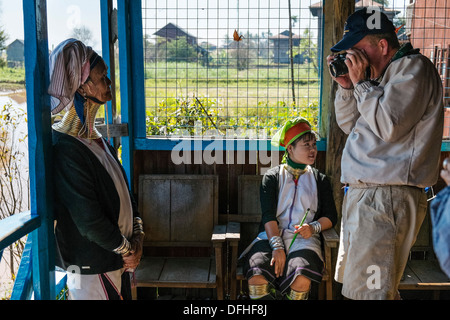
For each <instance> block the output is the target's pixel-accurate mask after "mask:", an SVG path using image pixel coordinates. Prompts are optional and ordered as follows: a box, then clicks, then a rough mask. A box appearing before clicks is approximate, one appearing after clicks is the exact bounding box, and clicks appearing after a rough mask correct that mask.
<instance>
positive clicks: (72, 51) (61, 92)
mask: <svg viewBox="0 0 450 320" xmlns="http://www.w3.org/2000/svg"><path fill="white" fill-rule="evenodd" d="M100 59H101V58H100V57H99V56H98V54H97V53H96V52H95V51H94V50H92V48H91V47H88V46H85V45H84V44H83V43H82V42H81V41H79V40H76V39H67V40H65V41H63V42H61V43H60V44H59V45H58V46H57V47H56V48H55V49H54V50H53V52H52V53H51V54H50V62H49V69H50V85H49V88H48V93H49V95H50V96H51V97H50V103H51V112H52V114H57V113H59V112H61V111H62V110H64V109H66V110H68V109H69V108H70V107H71V106H72V104H74V105H75V109H76V112H77V115H78V117H79V118H80V120H81V122H82V123H84V101H85V100H86V99H85V98H84V97H83V96H81V94H79V93H78V92H77V90H78V88H79V87H80V86H81V85H82V84H83V83H85V82H86V81H87V80H88V78H89V74H90V72H91V70H92V69H93V68H94V66H95V65H96V64H97V62H98V61H99V60H100Z"/></svg>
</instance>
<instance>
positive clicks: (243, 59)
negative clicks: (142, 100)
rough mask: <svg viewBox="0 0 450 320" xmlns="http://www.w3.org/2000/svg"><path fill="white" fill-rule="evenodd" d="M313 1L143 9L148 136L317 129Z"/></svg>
mask: <svg viewBox="0 0 450 320" xmlns="http://www.w3.org/2000/svg"><path fill="white" fill-rule="evenodd" d="M316 3H317V1H316V0H307V1H305V0H302V1H295V0H291V1H289V0H276V1H275V0H259V1H255V0H228V1H223V0H220V1H219V0H196V1H192V0H190V1H187V0H156V1H154V0H153V1H145V0H144V1H143V28H144V32H143V33H144V37H145V39H144V51H145V52H144V59H145V90H146V92H145V94H146V123H147V135H148V136H172V135H177V136H192V135H208V134H210V133H211V132H212V133H215V134H214V135H216V136H217V135H220V136H227V137H246V136H249V135H251V136H252V137H258V138H260V137H270V136H271V135H272V134H273V133H274V131H275V130H276V129H277V128H278V127H279V126H280V125H281V124H283V123H284V122H285V121H286V119H287V118H288V117H293V116H298V115H301V116H303V117H306V118H308V119H309V120H310V121H311V122H312V124H313V125H317V118H318V114H319V86H320V84H319V66H320V63H319V59H320V55H319V54H318V43H319V41H318V39H319V34H320V30H321V29H320V28H319V26H318V21H319V19H318V17H317V15H316V16H315V15H314V14H316V12H317V10H315V9H314V7H313V5H314V4H316Z"/></svg>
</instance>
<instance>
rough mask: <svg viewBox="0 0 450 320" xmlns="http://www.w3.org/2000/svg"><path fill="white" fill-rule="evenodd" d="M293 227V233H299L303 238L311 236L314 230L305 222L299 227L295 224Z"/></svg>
mask: <svg viewBox="0 0 450 320" xmlns="http://www.w3.org/2000/svg"><path fill="white" fill-rule="evenodd" d="M295 228H296V229H297V230H295V231H294V233H298V234H300V235H301V236H302V238H303V239H308V238H309V237H311V236H312V234H313V231H314V230H313V228H312V227H311V226H310V225H309V224H307V223H305V224H303V225H302V226H301V227H300V226H295Z"/></svg>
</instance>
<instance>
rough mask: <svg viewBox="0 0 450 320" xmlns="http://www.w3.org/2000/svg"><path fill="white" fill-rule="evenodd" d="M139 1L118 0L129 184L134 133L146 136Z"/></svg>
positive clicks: (124, 157) (124, 162)
mask: <svg viewBox="0 0 450 320" xmlns="http://www.w3.org/2000/svg"><path fill="white" fill-rule="evenodd" d="M141 4H142V3H141V1H140V0H133V1H131V0H118V1H117V24H118V37H119V63H120V103H121V117H122V123H128V136H127V137H122V165H123V167H124V169H125V172H126V174H127V177H128V182H129V184H130V186H131V188H133V185H134V184H133V183H132V181H133V152H134V149H135V146H134V137H136V135H142V136H145V97H144V92H145V91H144V78H143V70H144V67H143V44H142V41H143V37H142V7H141ZM136 110H139V112H137V111H136Z"/></svg>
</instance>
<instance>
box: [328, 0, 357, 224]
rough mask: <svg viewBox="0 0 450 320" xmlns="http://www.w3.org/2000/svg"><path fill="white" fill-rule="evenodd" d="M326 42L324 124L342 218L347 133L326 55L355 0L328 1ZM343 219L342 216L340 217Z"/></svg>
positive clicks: (341, 29) (330, 172) (330, 169)
mask: <svg viewBox="0 0 450 320" xmlns="http://www.w3.org/2000/svg"><path fill="white" fill-rule="evenodd" d="M323 9H324V10H323V15H324V33H323V35H324V41H323V44H324V46H323V51H322V55H323V59H322V61H323V70H324V72H323V80H322V81H323V82H322V114H323V115H324V116H322V118H321V119H322V123H321V126H322V127H323V128H326V130H327V131H326V133H325V136H326V137H327V155H326V173H327V175H328V176H329V177H330V179H331V183H332V187H333V195H334V199H335V202H336V208H337V211H338V216H339V218H340V217H341V211H342V200H343V193H344V192H343V190H342V184H341V182H340V178H341V157H342V150H343V149H344V146H345V142H346V140H347V135H346V134H344V132H343V131H342V130H341V129H340V128H339V126H338V125H337V123H336V114H335V110H334V97H335V94H336V90H337V86H338V84H337V83H336V82H334V81H333V80H332V79H331V76H330V74H329V72H328V65H327V60H326V57H327V56H328V55H329V54H330V53H331V51H330V48H331V47H332V46H333V45H334V44H336V43H337V42H338V41H339V40H341V39H342V35H343V33H344V23H345V21H346V20H347V17H348V16H349V15H350V14H351V13H353V12H354V10H355V1H354V0H327V1H324V8H323ZM322 134H323V133H322ZM339 220H340V219H339Z"/></svg>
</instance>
